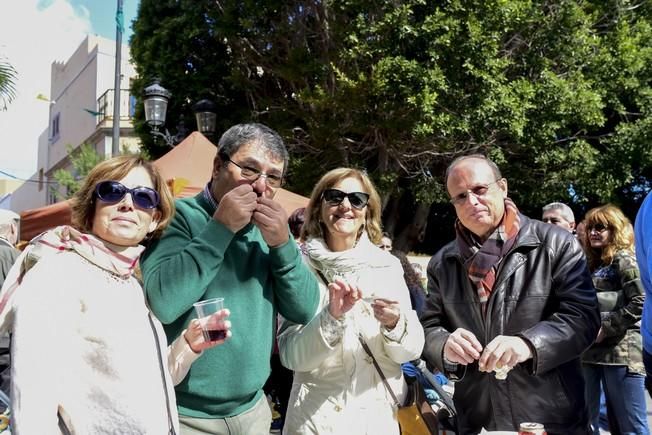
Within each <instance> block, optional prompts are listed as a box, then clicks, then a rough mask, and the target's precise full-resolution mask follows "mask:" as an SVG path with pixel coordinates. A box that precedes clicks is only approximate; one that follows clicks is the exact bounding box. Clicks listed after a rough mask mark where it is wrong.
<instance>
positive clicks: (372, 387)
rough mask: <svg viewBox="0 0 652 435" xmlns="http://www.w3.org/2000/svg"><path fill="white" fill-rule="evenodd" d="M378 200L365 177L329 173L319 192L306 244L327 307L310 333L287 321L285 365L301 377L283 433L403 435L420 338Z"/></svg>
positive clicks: (282, 331) (282, 339) (309, 213)
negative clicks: (409, 366)
mask: <svg viewBox="0 0 652 435" xmlns="http://www.w3.org/2000/svg"><path fill="white" fill-rule="evenodd" d="M380 213H381V210H380V198H379V196H378V193H377V192H376V189H375V188H374V186H373V184H372V182H371V180H369V178H368V177H367V175H366V174H364V173H363V172H361V171H359V170H357V169H350V168H339V169H334V170H332V171H330V172H328V173H327V174H326V175H324V176H323V177H322V179H321V180H320V181H319V182H318V183H317V185H316V186H315V188H314V190H313V192H312V195H311V198H310V202H309V204H308V207H307V208H306V221H305V223H304V226H303V229H302V238H303V240H305V241H306V243H305V252H306V255H307V262H308V263H309V264H310V266H311V268H312V270H313V272H314V273H315V274H316V275H317V277H318V278H319V280H320V283H321V284H320V291H321V302H320V305H319V308H318V311H317V313H316V315H315V317H314V318H313V320H312V321H311V322H310V323H308V324H307V325H305V326H302V325H296V324H293V323H291V322H289V321H287V320H282V322H281V324H280V327H279V337H278V342H279V350H280V355H281V361H282V363H283V364H284V365H285V366H286V367H288V368H289V369H291V370H294V372H295V373H294V383H293V385H292V393H291V395H290V401H289V405H288V410H287V415H286V420H285V426H284V428H283V433H284V434H343V433H351V434H357V435H363V434H380V433H382V434H388V435H391V434H399V433H400V430H399V425H398V421H397V419H396V404H395V402H394V400H393V399H392V396H391V394H390V392H389V391H388V390H387V388H386V387H385V385H384V383H383V381H382V378H381V375H380V374H379V373H378V371H377V370H376V368H375V367H374V365H373V363H372V359H371V358H370V357H369V355H368V354H367V353H366V351H365V350H364V348H363V345H362V342H364V343H366V345H367V346H368V348H369V349H370V351H371V352H372V353H373V355H374V357H375V359H376V361H377V362H378V364H379V366H380V368H381V370H382V372H383V374H384V376H385V377H386V378H387V381H388V382H389V385H390V388H391V389H392V390H393V392H394V394H395V395H396V396H397V398H398V400H399V401H401V402H402V401H403V400H404V398H405V394H406V391H407V385H406V383H405V380H404V378H403V374H402V372H401V364H402V363H404V362H407V361H411V360H414V359H417V358H419V357H420V355H421V351H422V348H423V344H424V334H423V329H422V327H421V325H420V323H419V320H418V318H417V315H416V313H415V311H413V310H412V309H411V305H410V295H409V292H408V289H407V287H406V285H405V281H404V279H403V270H402V268H401V265H400V263H399V261H398V259H396V258H395V257H393V256H392V255H391V254H390V253H388V252H385V251H383V250H381V249H380V248H378V247H377V246H376V245H377V243H378V241H379V240H380V238H381V236H382V231H381V225H380Z"/></svg>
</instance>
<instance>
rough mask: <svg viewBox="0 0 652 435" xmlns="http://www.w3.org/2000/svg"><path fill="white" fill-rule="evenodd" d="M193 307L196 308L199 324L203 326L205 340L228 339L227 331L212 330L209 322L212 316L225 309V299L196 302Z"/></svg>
mask: <svg viewBox="0 0 652 435" xmlns="http://www.w3.org/2000/svg"><path fill="white" fill-rule="evenodd" d="M192 305H193V307H195V312H196V313H197V319H199V323H200V324H201V329H202V333H203V334H204V340H206V341H217V340H224V339H225V338H226V330H224V329H212V328H211V325H210V322H209V318H210V316H212V315H213V314H215V313H216V312H218V311H220V310H221V309H223V308H224V298H212V299H206V300H205V301H199V302H195V303H194V304H192Z"/></svg>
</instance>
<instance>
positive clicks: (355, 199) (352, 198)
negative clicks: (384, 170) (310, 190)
mask: <svg viewBox="0 0 652 435" xmlns="http://www.w3.org/2000/svg"><path fill="white" fill-rule="evenodd" d="M322 198H323V199H324V201H326V202H327V203H328V204H329V205H332V206H335V205H340V204H342V201H344V198H348V199H349V204H351V207H353V208H355V209H357V210H361V209H363V208H365V207H366V206H367V204H368V203H369V194H368V193H363V192H351V193H346V192H342V191H341V190H338V189H326V190H324V193H323V194H322Z"/></svg>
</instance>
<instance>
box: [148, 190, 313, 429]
mask: <svg viewBox="0 0 652 435" xmlns="http://www.w3.org/2000/svg"><path fill="white" fill-rule="evenodd" d="M176 207H177V209H176V214H175V216H174V219H173V220H172V222H171V224H170V226H169V227H168V228H167V229H166V231H165V232H164V234H163V236H162V237H161V239H159V240H158V241H156V242H155V243H154V244H152V246H151V247H150V248H149V249H147V251H146V252H145V254H144V255H143V256H142V258H141V268H142V272H143V279H144V282H145V289H146V292H147V297H148V299H149V303H150V306H151V309H152V311H153V312H154V313H155V314H156V316H157V317H158V318H159V319H160V320H161V322H162V323H163V324H164V326H165V331H166V333H167V336H168V341H169V342H171V341H173V340H174V339H175V338H176V337H178V336H179V335H180V334H181V332H182V331H183V329H184V328H186V326H187V325H188V323H189V321H190V320H191V319H193V318H194V317H195V313H194V310H193V306H192V304H193V303H194V302H197V301H200V300H204V299H208V298H212V297H223V298H224V306H225V307H226V308H228V309H229V310H230V311H231V316H230V317H229V320H230V321H231V332H232V334H233V336H232V337H231V338H230V339H229V340H227V341H226V343H224V344H223V345H221V346H217V347H214V348H212V349H208V350H205V351H204V353H203V355H202V356H201V357H199V359H197V360H196V361H195V363H194V364H193V366H192V367H191V369H190V372H189V374H188V376H186V378H185V379H184V380H183V381H182V382H181V383H180V384H179V385H177V387H176V394H177V405H178V407H179V414H181V415H185V416H190V417H199V418H224V417H229V416H234V415H238V414H241V413H242V412H244V411H247V410H248V409H250V408H251V407H253V405H254V404H255V403H256V401H257V400H258V399H259V398H260V397H261V395H262V394H263V392H262V387H263V385H264V384H265V381H266V380H267V378H268V377H269V373H270V364H269V360H270V356H271V353H272V350H273V346H274V335H275V327H276V313H277V311H278V312H280V313H281V314H282V315H283V317H285V318H287V319H289V320H291V321H293V322H297V323H301V324H305V323H307V322H308V321H309V320H310V319H311V318H312V317H313V316H314V314H315V311H316V309H317V302H318V294H319V291H318V288H317V282H316V280H315V278H314V276H313V275H312V273H311V272H310V271H309V269H308V268H307V267H306V266H305V265H304V264H303V262H302V260H301V255H300V253H299V250H298V249H297V247H296V243H295V242H294V240H293V239H292V238H290V240H289V241H288V243H286V244H284V245H282V246H279V247H276V248H269V247H268V246H267V244H266V243H265V241H264V239H263V238H262V235H261V233H260V231H259V229H258V227H256V226H255V225H253V224H249V225H247V226H246V227H245V228H243V229H242V230H240V231H239V232H237V233H235V234H234V233H232V232H231V231H230V230H229V229H228V228H226V227H225V226H224V225H222V224H220V223H218V222H216V221H215V220H214V219H212V216H213V213H214V211H215V209H214V207H213V206H212V205H211V204H210V203H209V202H208V201H207V200H206V198H204V196H203V194H202V193H200V194H198V195H197V196H195V197H194V198H184V199H181V200H178V201H177V202H176Z"/></svg>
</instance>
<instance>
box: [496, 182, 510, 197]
mask: <svg viewBox="0 0 652 435" xmlns="http://www.w3.org/2000/svg"><path fill="white" fill-rule="evenodd" d="M498 185H499V186H500V190H502V191H503V193H504V194H505V195H504V196H505V197H507V192H508V189H507V178H501V179H500V180H499V181H498Z"/></svg>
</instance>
